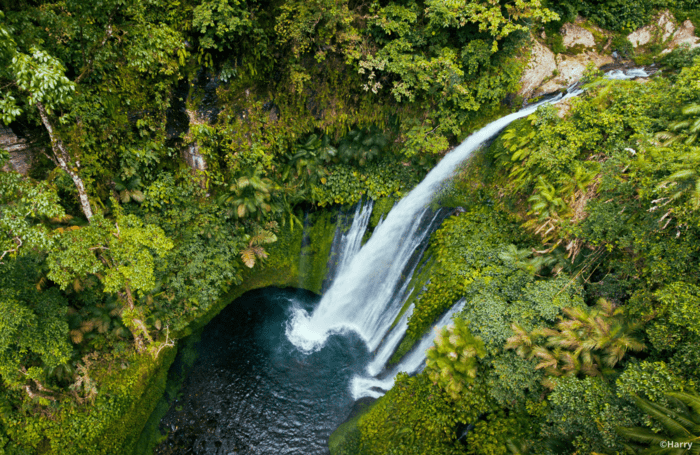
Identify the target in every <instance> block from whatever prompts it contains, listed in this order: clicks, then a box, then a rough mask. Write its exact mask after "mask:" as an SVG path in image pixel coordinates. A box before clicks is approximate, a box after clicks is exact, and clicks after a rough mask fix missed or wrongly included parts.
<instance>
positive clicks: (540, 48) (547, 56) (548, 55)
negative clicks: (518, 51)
mask: <svg viewBox="0 0 700 455" xmlns="http://www.w3.org/2000/svg"><path fill="white" fill-rule="evenodd" d="M556 69H557V62H556V59H555V56H554V53H553V52H552V51H551V50H549V48H547V47H546V46H544V45H543V44H542V43H540V42H539V41H537V40H535V39H534V38H533V39H532V51H531V53H530V61H529V63H528V65H527V67H526V68H525V71H523V75H522V77H521V78H520V86H521V89H520V91H519V92H518V93H519V94H520V95H522V96H524V97H525V98H529V97H531V96H533V95H534V91H535V90H536V89H537V87H539V86H540V85H541V84H542V82H543V81H544V80H545V79H547V78H548V77H550V76H551V75H552V73H553V72H554V70H556Z"/></svg>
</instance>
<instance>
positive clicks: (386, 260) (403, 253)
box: [286, 91, 580, 374]
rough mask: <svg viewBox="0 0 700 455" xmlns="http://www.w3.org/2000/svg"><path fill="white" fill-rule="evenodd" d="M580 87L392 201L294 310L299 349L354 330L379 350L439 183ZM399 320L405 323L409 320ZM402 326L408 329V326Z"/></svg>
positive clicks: (485, 134)
mask: <svg viewBox="0 0 700 455" xmlns="http://www.w3.org/2000/svg"><path fill="white" fill-rule="evenodd" d="M578 93H580V91H575V92H572V93H569V94H567V95H566V96H562V95H559V96H558V97H556V98H554V99H552V100H548V101H544V102H542V103H538V104H535V105H532V106H529V107H527V108H525V109H522V110H520V111H519V112H516V113H513V114H510V115H507V116H505V117H503V118H501V119H499V120H496V121H495V122H492V123H490V124H489V125H487V126H486V127H484V128H482V129H481V130H479V131H477V132H476V133H474V134H472V135H471V136H469V138H467V140H465V141H464V142H463V143H462V144H461V145H459V146H458V147H457V148H455V149H454V150H453V151H452V152H450V153H449V154H447V155H446V156H445V157H444V158H443V159H442V161H440V163H438V165H437V166H436V167H435V168H433V170H432V171H430V173H428V175H427V176H426V177H425V179H423V181H422V182H421V183H420V184H419V185H418V186H417V187H416V188H414V189H413V190H412V191H411V192H410V193H409V194H408V195H407V196H406V197H404V198H403V199H402V200H401V201H400V202H399V203H398V204H396V205H395V206H394V208H393V209H392V210H391V211H390V212H389V214H388V216H387V217H386V219H385V220H384V221H383V222H382V223H381V225H380V226H378V227H377V228H376V229H375V231H374V233H373V235H372V237H371V238H370V239H369V240H368V241H367V243H366V244H365V245H364V246H363V247H362V248H361V249H360V250H359V251H358V252H357V253H356V254H355V255H354V256H353V258H352V259H351V260H349V261H347V263H344V265H343V267H342V270H339V271H338V274H337V276H336V277H335V279H334V281H333V283H332V285H331V286H330V288H329V289H328V290H327V291H326V292H325V293H324V295H323V297H322V299H321V302H320V304H319V305H318V307H317V308H316V309H315V310H314V311H313V313H312V314H309V313H308V312H307V311H306V310H304V309H301V308H298V309H297V310H296V311H295V312H294V313H293V315H292V317H291V318H290V320H289V321H288V323H287V329H286V334H287V337H288V339H289V340H290V341H291V342H292V343H293V344H294V345H295V346H297V347H298V348H299V349H300V350H301V351H303V352H307V353H311V352H314V351H318V350H319V349H321V348H322V347H323V345H324V343H325V342H326V340H327V339H328V337H329V335H331V334H333V333H342V332H347V331H353V332H355V333H357V334H358V335H360V337H361V338H362V339H363V340H364V341H365V343H366V344H367V347H368V349H369V350H370V351H375V350H376V349H377V348H378V346H379V345H380V343H381V342H382V340H383V339H384V338H385V336H386V335H387V332H389V330H390V329H391V327H392V324H393V322H394V321H395V319H396V317H397V316H398V314H399V313H400V311H401V307H402V301H401V299H400V298H397V297H398V296H397V292H396V289H397V288H398V287H399V285H400V282H402V281H404V280H406V268H407V265H408V264H409V261H410V259H411V258H412V257H414V253H415V252H416V249H417V248H418V247H419V246H420V245H424V244H425V242H424V241H425V240H426V236H428V235H429V233H430V231H431V229H429V228H428V227H429V226H434V225H435V221H436V220H437V218H438V217H437V215H436V214H434V213H432V212H431V211H430V210H429V208H428V206H429V204H430V202H431V201H432V199H433V197H434V195H435V193H436V192H437V191H438V190H439V189H440V187H441V185H442V184H443V183H444V182H445V181H446V180H447V179H449V178H450V177H451V176H452V174H453V172H454V170H455V169H456V168H457V167H458V166H459V164H460V163H462V162H463V161H464V160H465V159H466V158H468V157H469V155H471V153H472V152H473V151H475V150H477V149H478V148H479V147H481V146H482V145H483V144H484V143H485V142H486V141H488V140H490V139H491V138H493V137H494V136H495V135H496V134H498V133H499V132H500V131H501V130H502V129H503V128H505V127H506V126H508V124H510V123H511V122H512V121H514V120H517V119H519V118H522V117H525V116H527V115H529V114H531V113H532V112H534V111H535V110H536V109H537V107H538V106H540V105H541V104H543V103H545V102H550V103H555V102H558V101H560V100H562V99H564V98H569V97H571V96H575V95H577V94H578ZM360 237H361V236H360ZM409 273H410V272H409ZM399 294H400V293H399ZM400 324H403V325H405V322H403V321H401V322H400ZM397 325H399V324H397ZM398 330H404V331H405V328H403V327H401V328H400V329H398ZM401 335H403V334H401ZM398 338H400V337H398ZM395 339H396V337H395V336H393V335H392V334H389V337H387V341H391V343H393V342H394V340H395ZM396 342H398V341H396ZM391 343H388V344H391ZM380 353H381V357H382V358H388V357H389V356H387V355H385V353H383V351H380ZM372 365H373V366H372V367H371V369H370V371H368V372H369V373H370V374H376V372H377V371H381V370H382V368H379V367H378V366H377V365H376V364H375V363H373V364H372Z"/></svg>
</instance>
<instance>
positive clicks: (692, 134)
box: [656, 103, 700, 146]
mask: <svg viewBox="0 0 700 455" xmlns="http://www.w3.org/2000/svg"><path fill="white" fill-rule="evenodd" d="M698 134H700V104H699V103H690V104H687V105H685V106H683V107H682V108H681V118H680V119H678V120H675V121H673V122H671V123H669V125H668V130H667V131H661V132H659V133H656V137H657V139H660V140H662V141H664V142H663V145H665V146H667V145H670V144H673V143H675V142H682V143H684V144H686V145H694V144H696V143H697V139H698Z"/></svg>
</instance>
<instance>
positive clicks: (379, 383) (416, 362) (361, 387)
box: [350, 300, 465, 400]
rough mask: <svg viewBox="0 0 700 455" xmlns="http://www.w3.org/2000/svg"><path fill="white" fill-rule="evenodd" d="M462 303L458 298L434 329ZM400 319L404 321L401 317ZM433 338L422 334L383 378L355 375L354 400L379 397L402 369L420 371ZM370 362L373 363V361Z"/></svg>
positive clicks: (447, 319) (452, 314) (456, 310)
mask: <svg viewBox="0 0 700 455" xmlns="http://www.w3.org/2000/svg"><path fill="white" fill-rule="evenodd" d="M464 303H465V302H464V300H460V301H459V302H457V303H456V304H454V305H453V306H452V308H450V309H449V310H448V311H447V313H445V314H444V315H443V316H442V317H441V318H440V320H439V321H438V322H437V324H435V330H439V329H441V328H442V327H445V326H447V325H448V324H449V323H450V322H451V321H452V316H454V315H455V314H457V313H458V312H459V311H461V310H462V308H464ZM402 321H403V322H404V323H405V320H404V319H403V318H402ZM404 332H405V329H404ZM433 338H434V334H433V333H426V334H425V335H424V336H423V339H421V341H420V343H418V346H416V347H414V348H413V350H411V352H409V353H408V354H407V355H405V356H404V357H403V359H401V363H399V364H398V365H396V366H395V367H394V368H393V369H392V370H391V372H390V373H389V374H387V375H386V377H384V378H383V379H376V378H373V377H366V376H355V377H354V378H353V379H352V382H351V383H350V390H351V392H352V397H353V398H354V399H355V400H359V399H360V398H362V397H373V398H379V397H380V396H382V395H384V392H386V391H387V390H389V389H390V388H391V387H392V386H393V385H394V380H395V379H396V375H397V374H399V373H400V372H402V371H403V372H404V373H408V374H413V373H418V372H420V371H422V370H423V368H424V367H425V360H426V358H427V355H426V353H427V351H428V349H429V348H430V346H432V344H433ZM376 360H377V357H375V361H376ZM386 360H388V358H387V359H385V360H384V363H383V364H382V367H383V366H384V365H385V364H386ZM372 363H374V361H373V362H372ZM372 363H370V367H368V368H367V370H366V371H367V373H369V374H370V375H372V376H374V375H375V374H376V373H373V372H372V371H371V370H370V368H371V366H372ZM375 368H376V367H375Z"/></svg>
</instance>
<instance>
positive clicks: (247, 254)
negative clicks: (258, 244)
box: [241, 248, 255, 269]
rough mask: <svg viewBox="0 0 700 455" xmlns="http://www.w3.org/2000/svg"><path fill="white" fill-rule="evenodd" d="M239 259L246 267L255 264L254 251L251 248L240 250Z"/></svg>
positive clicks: (251, 266)
mask: <svg viewBox="0 0 700 455" xmlns="http://www.w3.org/2000/svg"><path fill="white" fill-rule="evenodd" d="M241 259H242V260H243V263H244V264H245V265H246V266H247V267H248V268H251V269H252V268H253V267H254V266H255V251H254V250H253V249H252V248H246V249H245V250H242V251H241Z"/></svg>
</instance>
